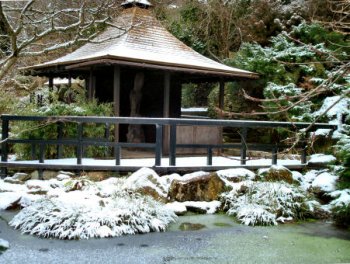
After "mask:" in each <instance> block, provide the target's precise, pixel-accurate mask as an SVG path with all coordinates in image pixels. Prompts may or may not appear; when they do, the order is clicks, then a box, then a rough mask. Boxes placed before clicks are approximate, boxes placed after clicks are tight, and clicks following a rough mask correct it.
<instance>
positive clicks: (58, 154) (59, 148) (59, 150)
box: [57, 122, 63, 159]
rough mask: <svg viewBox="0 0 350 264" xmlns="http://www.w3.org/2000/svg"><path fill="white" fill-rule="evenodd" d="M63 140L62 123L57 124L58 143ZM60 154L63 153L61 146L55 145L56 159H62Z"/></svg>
mask: <svg viewBox="0 0 350 264" xmlns="http://www.w3.org/2000/svg"><path fill="white" fill-rule="evenodd" d="M62 138H63V123H62V122H57V140H58V141H60V140H62ZM62 153H63V145H62V144H60V143H59V144H58V145H57V158H58V159H61V158H62Z"/></svg>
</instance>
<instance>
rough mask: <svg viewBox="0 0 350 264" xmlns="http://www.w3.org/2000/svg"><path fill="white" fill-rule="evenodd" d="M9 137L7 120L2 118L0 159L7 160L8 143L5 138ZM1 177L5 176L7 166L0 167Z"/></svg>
mask: <svg viewBox="0 0 350 264" xmlns="http://www.w3.org/2000/svg"><path fill="white" fill-rule="evenodd" d="M8 137H9V121H8V120H7V119H2V136H1V140H2V143H1V161H2V162H7V155H8V144H7V139H8ZM0 176H1V178H5V177H6V176H7V168H6V167H2V168H1V175H0Z"/></svg>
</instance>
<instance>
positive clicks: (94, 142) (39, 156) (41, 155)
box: [0, 115, 336, 177]
mask: <svg viewBox="0 0 350 264" xmlns="http://www.w3.org/2000/svg"><path fill="white" fill-rule="evenodd" d="M1 121H2V141H1V162H0V168H1V175H2V177H3V176H5V175H6V174H7V170H8V169H10V168H12V169H37V170H39V171H42V170H77V171H89V170H91V171H134V170H137V169H139V168H140V167H142V166H140V165H137V164H136V163H135V164H134V165H129V166H125V165H123V166H122V165H121V158H122V157H121V150H122V149H124V148H133V149H148V150H152V151H153V153H154V163H153V166H152V167H153V168H154V169H155V170H158V171H161V172H173V171H194V170H219V169H224V168H232V167H246V168H250V169H256V168H261V167H266V166H267V165H266V164H265V165H249V164H247V151H248V150H249V151H251V150H259V151H265V152H266V151H268V152H270V153H271V163H270V165H271V164H277V157H278V154H279V152H280V151H282V150H285V149H288V148H289V147H291V145H292V144H291V143H290V144H286V143H282V142H283V141H279V142H273V143H270V144H261V143H256V142H254V143H249V142H248V140H247V139H248V133H249V132H251V131H252V130H253V129H257V128H269V129H281V128H284V129H288V130H290V131H294V132H298V131H299V132H300V131H303V135H304V137H303V138H302V140H300V142H298V144H296V145H295V147H296V148H297V149H299V150H300V153H301V154H300V164H296V165H289V167H290V168H294V169H297V168H299V169H301V168H303V167H305V166H307V140H308V138H307V133H308V132H311V131H314V130H316V129H320V128H323V129H331V130H335V129H336V126H335V125H330V124H323V123H301V122H298V123H291V122H270V121H252V120H217V119H215V120H214V119H206V120H203V119H182V118H181V119H178V118H131V117H92V116H87V117H77V116H57V117H43V116H16V115H2V116H1ZM16 122H29V123H33V125H34V124H38V123H40V124H46V125H50V126H55V127H56V128H55V129H57V130H56V131H57V133H56V135H57V138H52V139H42V138H39V139H38V138H34V139H33V138H32V137H27V138H21V137H15V136H10V135H12V133H11V128H12V126H13V124H14V123H16ZM67 123H70V124H75V125H76V135H75V137H74V138H64V137H63V135H64V129H65V125H64V124H67ZM122 124H126V125H148V126H153V127H154V128H155V141H154V142H151V143H146V142H141V143H127V142H118V141H116V140H114V139H113V137H111V136H110V132H109V131H110V130H111V126H114V127H116V128H117V127H118V126H119V125H122ZM91 125H94V126H97V125H99V126H101V125H103V126H105V135H104V136H103V137H101V138H87V137H84V127H85V126H91ZM179 126H216V127H222V128H236V129H238V130H239V137H240V142H237V143H230V144H179V143H177V140H176V138H177V137H176V133H177V132H176V131H177V128H178V127H179ZM165 134H167V135H168V136H167V137H165V136H164V135H165ZM111 138H112V139H111ZM14 144H24V145H29V146H30V147H31V153H32V157H31V158H32V160H31V161H18V160H15V161H11V160H9V159H8V154H9V151H10V150H11V147H12V146H13V145H14ZM164 144H169V153H168V155H167V157H166V158H167V159H168V165H164V164H162V160H164V157H163V145H164ZM50 145H51V146H56V147H57V152H56V157H55V158H56V159H57V162H47V160H45V152H46V148H47V147H48V146H50ZM66 146H70V147H73V148H74V149H75V153H76V155H75V156H74V157H73V158H74V159H76V162H74V164H66V163H64V162H62V163H60V162H59V161H60V160H61V159H62V158H63V148H64V147H66ZM88 146H96V147H97V146H103V147H107V148H109V149H111V150H112V149H113V153H114V157H112V159H113V164H112V163H111V162H109V164H101V163H98V162H96V164H84V162H83V160H84V158H85V157H84V149H85V148H87V147H88ZM179 148H191V149H198V148H200V149H205V150H206V165H204V166H203V165H200V166H197V165H196V164H193V165H191V166H181V165H180V166H179V165H177V158H178V156H177V149H179ZM227 149H239V150H240V158H239V159H240V164H239V165H232V164H229V163H228V164H225V165H224V166H222V165H219V166H218V165H213V151H216V150H227ZM110 153H112V151H111V152H110ZM109 161H111V160H109ZM99 164H100V165H99Z"/></svg>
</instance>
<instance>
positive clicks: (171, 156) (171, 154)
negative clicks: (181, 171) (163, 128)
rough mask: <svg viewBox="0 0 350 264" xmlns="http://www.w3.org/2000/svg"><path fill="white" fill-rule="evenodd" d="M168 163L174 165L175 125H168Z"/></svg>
mask: <svg viewBox="0 0 350 264" xmlns="http://www.w3.org/2000/svg"><path fill="white" fill-rule="evenodd" d="M169 165H170V166H176V125H171V126H170V146H169Z"/></svg>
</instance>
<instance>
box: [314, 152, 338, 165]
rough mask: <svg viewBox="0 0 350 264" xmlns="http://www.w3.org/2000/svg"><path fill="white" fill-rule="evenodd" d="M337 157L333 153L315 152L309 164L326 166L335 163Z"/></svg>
mask: <svg viewBox="0 0 350 264" xmlns="http://www.w3.org/2000/svg"><path fill="white" fill-rule="evenodd" d="M336 160H337V159H336V158H335V157H334V156H333V155H325V154H313V155H311V156H310V160H309V162H308V165H310V166H324V165H328V164H330V163H334V162H335V161H336Z"/></svg>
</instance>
